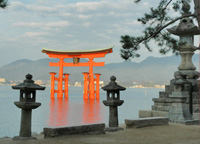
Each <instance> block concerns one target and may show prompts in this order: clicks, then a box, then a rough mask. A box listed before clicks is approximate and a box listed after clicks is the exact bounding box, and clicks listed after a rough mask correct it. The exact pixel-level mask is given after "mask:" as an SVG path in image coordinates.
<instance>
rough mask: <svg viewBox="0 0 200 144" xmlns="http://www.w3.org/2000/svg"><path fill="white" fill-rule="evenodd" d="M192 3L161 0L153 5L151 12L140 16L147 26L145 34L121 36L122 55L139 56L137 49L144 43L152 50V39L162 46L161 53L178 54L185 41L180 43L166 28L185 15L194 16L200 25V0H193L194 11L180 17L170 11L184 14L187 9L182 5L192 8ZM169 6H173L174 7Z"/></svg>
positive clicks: (139, 19)
mask: <svg viewBox="0 0 200 144" xmlns="http://www.w3.org/2000/svg"><path fill="white" fill-rule="evenodd" d="M141 1H142V0H135V3H136V4H138V3H139V2H141ZM191 3H192V0H160V2H159V4H158V6H157V7H156V8H153V7H151V8H150V12H149V13H145V14H144V16H143V17H141V18H138V21H139V22H141V23H142V24H143V25H144V26H145V29H144V31H143V35H141V36H129V35H124V36H121V41H120V42H121V44H122V48H121V50H120V52H121V53H120V55H121V57H122V58H123V59H124V60H130V59H131V58H135V57H139V56H140V54H139V53H137V51H138V50H139V49H140V47H141V45H144V46H145V48H147V49H148V50H149V51H150V52H151V51H152V48H151V47H150V46H149V42H150V41H151V40H154V41H155V43H156V44H157V46H158V47H159V48H160V50H159V51H160V53H161V54H166V53H168V52H169V51H172V52H173V53H175V54H178V51H177V49H178V47H179V46H180V45H183V44H184V43H180V42H179V41H178V40H177V39H175V38H174V37H172V36H171V34H170V33H169V32H167V31H166V28H167V27H168V26H170V25H171V24H173V23H175V22H176V21H178V20H180V19H182V18H184V17H193V18H194V19H196V20H197V22H198V24H199V25H200V23H199V17H200V7H199V5H200V0H193V3H194V6H195V7H194V13H191V12H188V13H187V14H184V15H181V16H180V17H176V18H173V17H171V16H170V15H169V12H170V11H174V12H179V13H180V14H182V13H183V12H185V11H187V10H185V9H182V5H185V6H184V7H185V8H186V9H190V4H191ZM169 7H172V9H170V8H169Z"/></svg>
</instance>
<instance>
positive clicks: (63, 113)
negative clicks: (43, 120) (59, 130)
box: [48, 99, 69, 127]
mask: <svg viewBox="0 0 200 144" xmlns="http://www.w3.org/2000/svg"><path fill="white" fill-rule="evenodd" d="M68 103H69V101H68V99H51V101H50V114H49V123H48V125H49V126H53V127H59V126H64V125H67V115H68V109H69V104H68Z"/></svg>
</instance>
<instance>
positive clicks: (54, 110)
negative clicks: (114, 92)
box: [48, 99, 105, 127]
mask: <svg viewBox="0 0 200 144" xmlns="http://www.w3.org/2000/svg"><path fill="white" fill-rule="evenodd" d="M49 106H50V109H49V110H50V112H49V121H48V125H49V126H51V127H61V126H69V125H77V124H87V123H99V122H104V121H105V116H104V115H102V113H101V111H102V110H101V108H102V107H101V101H100V100H83V101H82V102H81V103H77V102H74V101H70V100H68V99H51V100H50V105H49Z"/></svg>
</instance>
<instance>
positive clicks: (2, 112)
mask: <svg viewBox="0 0 200 144" xmlns="http://www.w3.org/2000/svg"><path fill="white" fill-rule="evenodd" d="M159 91H162V90H161V89H146V96H145V89H131V88H127V89H126V91H122V92H121V93H120V94H121V99H122V100H124V104H123V105H122V106H120V107H118V112H119V113H118V115H119V123H124V119H127V118H130V119H131V118H138V111H139V110H147V109H151V105H152V104H153V102H152V98H157V97H158V94H159ZM105 99H106V92H105V91H103V90H100V100H93V101H91V100H90V101H89V100H87V101H85V100H83V88H81V87H69V99H68V100H65V99H62V100H57V99H50V87H46V90H45V91H37V96H36V101H37V102H40V103H42V105H41V106H40V107H39V108H37V109H34V110H33V112H32V132H37V133H40V132H41V131H42V130H43V128H44V127H60V126H72V125H81V124H87V123H106V125H107V124H108V107H106V106H104V105H103V103H102V100H105ZM15 101H19V91H18V90H13V89H12V88H11V86H0V137H4V136H9V137H13V136H17V135H19V129H20V119H21V109H19V108H17V107H16V106H15V105H14V102H15Z"/></svg>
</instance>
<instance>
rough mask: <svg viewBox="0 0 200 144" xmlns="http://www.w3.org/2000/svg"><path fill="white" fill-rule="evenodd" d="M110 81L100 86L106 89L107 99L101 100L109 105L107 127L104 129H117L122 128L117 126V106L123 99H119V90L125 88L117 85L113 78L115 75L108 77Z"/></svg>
mask: <svg viewBox="0 0 200 144" xmlns="http://www.w3.org/2000/svg"><path fill="white" fill-rule="evenodd" d="M110 80H111V82H110V83H109V84H108V85H106V86H104V87H102V89H103V90H105V91H107V100H104V101H103V104H104V105H105V106H109V127H108V128H106V131H117V130H122V129H123V128H120V127H118V125H119V123H118V110H117V107H118V106H121V105H122V104H123V103H124V101H123V100H120V91H123V90H125V89H126V88H124V87H122V86H120V85H118V84H117V83H116V82H115V80H116V77H115V76H111V77H110Z"/></svg>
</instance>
